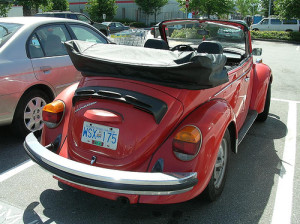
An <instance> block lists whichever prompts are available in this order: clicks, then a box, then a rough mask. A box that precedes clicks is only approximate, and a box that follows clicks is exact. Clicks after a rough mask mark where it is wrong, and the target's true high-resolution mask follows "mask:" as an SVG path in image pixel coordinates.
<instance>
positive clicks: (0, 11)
mask: <svg viewBox="0 0 300 224" xmlns="http://www.w3.org/2000/svg"><path fill="white" fill-rule="evenodd" d="M12 6H13V4H12V3H9V2H7V1H0V17H5V16H7V13H8V11H9V10H10V9H11V7H12Z"/></svg>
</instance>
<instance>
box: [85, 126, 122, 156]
mask: <svg viewBox="0 0 300 224" xmlns="http://www.w3.org/2000/svg"><path fill="white" fill-rule="evenodd" d="M118 137H119V129H118V128H112V127H108V126H104V125H99V124H94V123H90V122H87V121H85V122H84V123H83V128H82V134H81V141H82V142H85V143H88V144H91V145H96V146H100V147H104V148H107V149H112V150H116V149H117V144H118Z"/></svg>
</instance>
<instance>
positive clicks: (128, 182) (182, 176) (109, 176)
mask: <svg viewBox="0 0 300 224" xmlns="http://www.w3.org/2000/svg"><path fill="white" fill-rule="evenodd" d="M24 148H25V150H26V152H27V154H28V155H29V156H30V157H31V159H32V160H33V161H35V162H36V163H37V164H39V165H40V166H41V167H43V168H44V169H46V170H47V171H49V172H51V173H52V174H54V175H55V176H57V177H59V178H61V179H63V180H66V181H67V182H70V183H74V184H77V185H80V186H84V187H88V188H91V189H97V190H101V191H108V192H115V193H124V194H137V195H171V194H180V193H184V192H187V191H189V190H191V189H192V188H193V186H195V185H196V184H197V182H198V180H197V173H196V172H191V173H149V172H131V171H121V170H112V169H106V168H101V167H95V166H91V165H87V164H83V163H79V162H76V161H73V160H70V159H67V158H64V157H62V156H59V155H58V154H56V153H53V152H51V151H49V150H48V149H47V148H46V147H44V146H42V145H41V144H40V143H39V142H38V140H37V138H36V137H35V135H34V133H30V134H29V135H27V137H26V139H25V142H24Z"/></svg>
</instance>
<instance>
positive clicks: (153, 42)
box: [144, 39, 169, 50]
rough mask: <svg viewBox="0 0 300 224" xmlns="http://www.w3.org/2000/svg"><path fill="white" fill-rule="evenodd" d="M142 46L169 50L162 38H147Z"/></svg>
mask: <svg viewBox="0 0 300 224" xmlns="http://www.w3.org/2000/svg"><path fill="white" fill-rule="evenodd" d="M144 47H146V48H154V49H162V50H169V46H168V44H167V43H166V42H165V41H164V40H160V39H148V40H147V41H146V42H145V44H144Z"/></svg>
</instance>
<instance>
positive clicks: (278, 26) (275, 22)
mask: <svg viewBox="0 0 300 224" xmlns="http://www.w3.org/2000/svg"><path fill="white" fill-rule="evenodd" d="M269 30H270V31H283V30H284V29H283V26H282V21H281V20H280V19H271V22H270V25H269Z"/></svg>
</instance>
